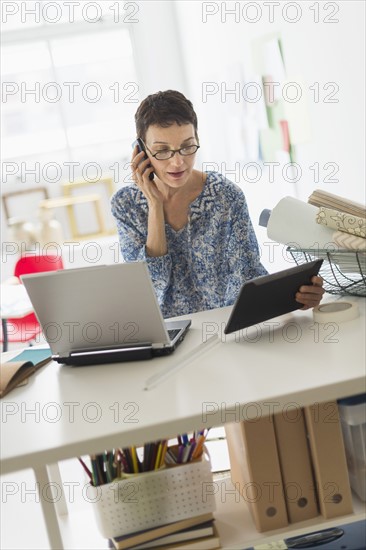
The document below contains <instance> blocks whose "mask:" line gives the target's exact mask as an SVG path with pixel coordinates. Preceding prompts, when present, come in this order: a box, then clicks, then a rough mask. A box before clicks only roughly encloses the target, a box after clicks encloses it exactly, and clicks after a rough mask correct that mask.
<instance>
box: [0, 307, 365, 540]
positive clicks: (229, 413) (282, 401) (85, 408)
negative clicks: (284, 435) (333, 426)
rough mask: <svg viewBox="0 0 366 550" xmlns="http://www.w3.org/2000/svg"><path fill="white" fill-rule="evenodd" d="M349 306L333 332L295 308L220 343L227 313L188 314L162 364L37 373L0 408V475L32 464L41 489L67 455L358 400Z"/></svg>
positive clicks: (50, 513)
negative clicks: (157, 379) (202, 351)
mask: <svg viewBox="0 0 366 550" xmlns="http://www.w3.org/2000/svg"><path fill="white" fill-rule="evenodd" d="M355 300H357V299H355ZM357 301H358V303H359V306H360V309H361V316H360V318H358V319H356V320H354V321H349V322H347V323H343V324H340V325H339V326H338V325H336V324H335V323H329V324H328V325H319V324H317V323H314V322H313V319H312V312H311V310H308V311H296V312H294V313H292V314H289V315H286V316H282V317H280V318H276V319H272V320H271V321H268V322H267V323H262V324H261V325H258V326H256V327H251V328H250V329H246V330H244V331H241V332H240V333H236V334H234V335H230V336H226V337H225V335H224V334H223V329H224V326H225V323H226V321H227V320H228V317H229V313H230V308H223V309H218V310H211V311H207V312H201V313H196V314H193V315H190V316H189V317H190V318H191V319H192V328H191V329H190V331H189V333H188V334H187V336H186V339H185V341H184V342H183V343H182V344H181V345H180V346H179V348H178V349H177V350H176V351H175V352H174V354H172V355H171V356H169V357H165V358H161V359H153V360H152V361H145V362H133V363H122V364H113V365H99V366H91V367H79V368H72V367H65V366H60V365H57V364H50V365H48V366H46V367H43V368H42V369H41V371H40V372H38V374H37V375H36V376H34V377H32V378H31V379H30V381H29V384H28V385H27V386H25V387H22V388H17V389H16V390H14V391H13V392H12V393H10V394H9V395H8V396H7V397H6V399H3V400H2V402H1V407H2V422H3V425H2V430H1V444H2V445H1V448H2V456H1V469H2V473H7V472H16V471H17V470H21V469H23V468H27V467H32V468H33V469H34V470H35V472H36V474H37V475H38V476H39V479H40V480H41V481H43V482H44V483H45V482H47V480H49V478H48V477H47V470H46V465H47V464H54V463H57V462H58V461H60V460H64V459H67V458H71V457H75V456H79V455H84V454H93V453H96V452H100V451H101V450H103V449H108V448H112V447H115V446H122V447H123V446H128V445H140V444H143V443H144V442H146V441H152V440H155V439H159V438H168V437H174V436H175V435H176V434H177V433H182V432H183V433H184V432H187V431H191V430H193V429H197V428H203V427H210V426H219V425H222V424H224V423H226V422H233V421H235V420H241V419H245V418H255V417H257V416H258V414H268V413H269V412H279V411H281V410H283V408H284V407H286V406H287V405H288V404H289V403H294V402H295V403H297V404H298V405H299V406H303V405H309V404H311V403H314V402H316V401H327V400H332V399H337V398H340V397H345V396H349V395H354V394H357V393H361V392H362V391H365V390H364V389H363V388H364V374H365V370H364V369H365V346H364V345H363V342H364V334H365V315H364V308H365V301H364V300H362V299H358V300H357ZM214 333H217V334H218V335H219V338H220V343H219V344H218V345H217V346H215V348H214V349H212V351H210V352H208V353H207V354H206V355H204V356H201V357H200V358H199V359H198V360H193V359H192V361H191V362H190V364H188V365H186V366H185V367H184V368H183V369H181V370H179V371H177V372H175V373H174V374H173V375H172V376H170V377H169V378H167V379H166V380H164V381H163V382H161V383H160V384H158V385H157V386H156V387H155V388H153V389H151V390H149V391H145V390H144V389H143V388H144V385H145V382H146V380H147V379H148V378H150V377H151V376H152V375H153V374H157V373H159V372H162V371H163V370H164V369H166V367H167V366H168V365H171V366H172V367H173V366H174V365H175V364H176V362H177V361H179V360H180V358H181V357H183V356H184V354H185V353H186V352H189V351H190V350H192V349H193V348H194V347H195V346H198V345H199V344H200V343H201V342H202V341H204V340H205V339H207V338H208V337H209V336H210V335H212V334H214ZM43 504H45V503H43ZM44 511H45V514H46V517H48V518H50V519H48V520H47V521H49V522H51V523H49V533H50V537H51V540H52V544H53V545H54V546H55V547H56V546H57V544H58V545H59V546H61V545H60V544H59V541H60V540H59V538H58V536H57V525H56V523H55V521H56V518H55V514H54V510H52V509H51V508H50V507H47V506H46V508H45V510H44ZM51 524H52V528H51V527H50V526H51Z"/></svg>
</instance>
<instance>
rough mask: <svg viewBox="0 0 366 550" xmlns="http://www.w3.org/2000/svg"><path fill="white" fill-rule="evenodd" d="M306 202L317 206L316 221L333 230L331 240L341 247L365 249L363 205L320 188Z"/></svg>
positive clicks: (365, 218) (364, 210)
mask: <svg viewBox="0 0 366 550" xmlns="http://www.w3.org/2000/svg"><path fill="white" fill-rule="evenodd" d="M308 202H309V204H312V205H313V206H317V207H318V208H319V210H318V214H317V216H316V222H317V223H318V224H320V225H324V226H326V227H328V228H329V229H334V230H335V232H334V233H333V241H334V242H335V243H336V244H337V245H338V246H339V247H340V248H341V249H348V250H366V208H365V206H363V205H362V204H359V203H357V202H354V201H350V200H348V199H345V198H343V197H339V196H338V195H333V194H332V193H328V192H326V191H321V190H320V189H317V190H315V191H314V192H313V193H312V194H311V195H310V197H309V199H308Z"/></svg>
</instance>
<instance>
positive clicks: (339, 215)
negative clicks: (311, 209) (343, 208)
mask: <svg viewBox="0 0 366 550" xmlns="http://www.w3.org/2000/svg"><path fill="white" fill-rule="evenodd" d="M316 222H317V223H319V224H321V225H325V226H327V227H331V228H333V229H337V230H338V231H344V232H346V233H350V234H351V235H355V236H357V237H363V238H365V237H366V219H365V218H360V217H358V216H352V215H351V214H346V212H340V211H339V210H333V209H332V208H325V207H324V206H321V207H320V208H319V212H318V214H317V216H316Z"/></svg>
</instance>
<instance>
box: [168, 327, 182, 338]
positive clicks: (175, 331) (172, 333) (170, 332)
mask: <svg viewBox="0 0 366 550" xmlns="http://www.w3.org/2000/svg"><path fill="white" fill-rule="evenodd" d="M178 332H180V329H179V328H178V329H176V328H175V329H169V330H168V335H169V338H170V339H171V340H174V338H175V337H176V336H177V334H178Z"/></svg>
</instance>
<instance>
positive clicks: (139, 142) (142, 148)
mask: <svg viewBox="0 0 366 550" xmlns="http://www.w3.org/2000/svg"><path fill="white" fill-rule="evenodd" d="M136 145H137V148H138V151H139V153H141V151H143V152H144V153H145V157H144V160H145V159H147V154H146V149H145V146H144V144H143V142H142V140H141V139H140V138H137V139H136V140H135V141H134V142H133V144H132V147H133V148H135V147H136ZM150 166H151V164H149V166H148V168H150ZM153 179H154V172H151V173H150V174H149V180H153Z"/></svg>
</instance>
